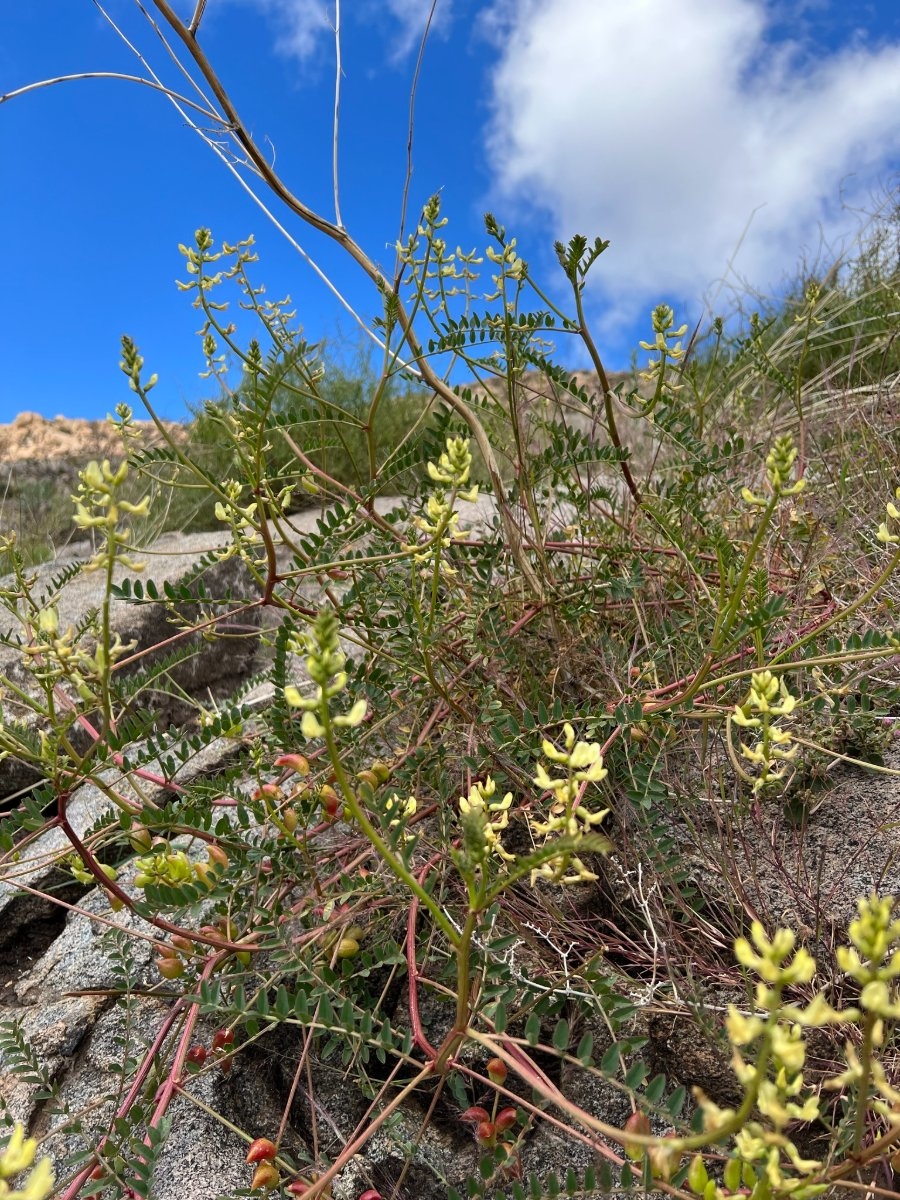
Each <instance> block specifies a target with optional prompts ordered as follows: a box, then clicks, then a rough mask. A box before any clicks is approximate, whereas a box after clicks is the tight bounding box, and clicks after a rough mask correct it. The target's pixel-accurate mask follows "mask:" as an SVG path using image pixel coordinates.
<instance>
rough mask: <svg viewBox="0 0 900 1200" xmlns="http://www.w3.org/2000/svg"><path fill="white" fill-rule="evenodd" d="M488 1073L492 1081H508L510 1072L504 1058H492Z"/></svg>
mask: <svg viewBox="0 0 900 1200" xmlns="http://www.w3.org/2000/svg"><path fill="white" fill-rule="evenodd" d="M487 1073H488V1078H489V1079H490V1081H491V1083H506V1076H507V1075H508V1074H509V1072H508V1070H507V1068H506V1063H505V1062H504V1061H503V1059H502V1058H492V1059H491V1061H490V1062H489V1063H488V1065H487Z"/></svg>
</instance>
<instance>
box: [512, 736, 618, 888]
mask: <svg viewBox="0 0 900 1200" xmlns="http://www.w3.org/2000/svg"><path fill="white" fill-rule="evenodd" d="M563 742H564V746H565V749H563V750H559V749H558V748H557V747H556V746H554V744H553V743H552V742H551V741H548V740H547V739H546V738H545V739H544V741H543V743H542V745H541V749H542V751H543V754H544V757H545V758H547V759H549V761H550V762H551V763H555V764H557V765H558V766H561V767H563V768H564V773H563V774H562V775H550V774H549V773H548V771H547V770H546V768H545V767H544V765H543V763H538V766H537V773H536V775H535V778H534V782H535V784H536V785H537V786H538V787H539V788H541V790H542V791H546V792H550V793H551V795H552V797H553V800H552V803H551V805H550V812H549V815H548V817H547V819H546V820H545V821H542V820H539V819H538V818H537V817H531V818H530V824H531V829H532V831H533V832H534V833H535V834H537V835H538V836H539V837H543V838H551V837H553V836H565V837H568V838H571V839H573V840H574V841H575V842H576V843H577V841H579V840H580V839H581V838H582V837H583V836H584V835H585V834H586V833H589V832H590V831H591V830H592V829H593V827H594V826H595V825H599V824H600V822H601V821H602V820H603V818H604V817H605V816H606V815H607V813H608V812H609V809H607V808H604V809H602V810H601V811H600V812H592V811H591V810H590V809H589V808H588V806H587V805H586V804H585V803H584V801H583V800H582V801H579V795H580V794H581V792H582V791H583V788H584V786H585V784H588V783H600V782H601V780H603V779H605V778H606V776H607V775H608V774H609V772H608V771H607V770H606V768H605V767H604V765H603V755H602V754H601V753H600V747H599V745H598V744H597V743H596V742H580V741H576V739H575V730H574V729H573V727H572V726H571V725H570V724H569V722H568V721H567V722H566V723H565V725H564V726H563ZM567 872H568V873H567ZM537 878H543V879H548V880H549V881H550V882H551V883H563V884H570V883H585V882H590V881H591V880H594V879H596V878H597V876H596V875H595V874H594V873H593V872H592V871H590V870H588V868H587V867H586V866H585V865H584V863H583V862H582V861H581V859H580V858H579V857H578V856H577V855H576V854H574V853H573V852H572V851H569V850H563V851H560V853H559V854H558V855H556V856H555V857H553V858H551V859H550V860H549V862H546V863H544V864H543V865H542V866H540V867H536V868H535V869H534V871H532V873H531V881H532V883H534V881H535V879H537Z"/></svg>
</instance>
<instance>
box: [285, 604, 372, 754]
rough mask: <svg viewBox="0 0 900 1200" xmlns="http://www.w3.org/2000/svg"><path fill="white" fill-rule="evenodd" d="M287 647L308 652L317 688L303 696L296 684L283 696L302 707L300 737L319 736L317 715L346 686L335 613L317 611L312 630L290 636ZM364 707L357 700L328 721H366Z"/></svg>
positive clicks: (344, 723)
mask: <svg viewBox="0 0 900 1200" xmlns="http://www.w3.org/2000/svg"><path fill="white" fill-rule="evenodd" d="M290 648H291V650H292V651H293V652H294V653H300V652H302V651H303V650H306V651H307V652H308V653H307V659H306V669H307V671H308V672H309V677H310V679H312V681H313V683H314V684H315V685H316V687H315V691H314V693H313V695H311V696H304V695H303V693H302V692H301V691H300V689H299V688H297V687H294V686H289V687H286V688H285V689H284V699H285V701H286V703H287V704H288V705H289V707H291V708H300V709H302V710H303V719H302V722H301V725H300V728H301V729H302V731H303V736H304V737H307V738H317V737H322V736H323V735H324V733H325V726H324V725H323V724H322V722H321V720H320V719H319V718H320V716H323V715H324V714H323V712H322V709H323V706H325V707H327V706H328V705H329V703H330V701H331V700H333V699H334V697H335V696H337V695H339V694H340V693H341V692H342V691H343V690H344V688H345V687H346V686H347V672H346V671H345V670H344V666H345V663H346V661H347V657H346V655H345V654H344V652H343V650H342V649H341V641H340V633H339V628H338V619H337V617H336V616H335V614H334V613H333V612H331V611H329V610H327V609H325V610H323V611H322V612H321V613H319V615H318V617H316V622H315V624H314V625H313V628H312V632H311V633H307V634H302V635H300V636H299V637H295V638H292V639H291V647H290ZM367 710H368V705H367V704H366V702H365V700H357V701H356V703H355V704H353V705H352V706H351V707H350V710H349V711H348V712H346V713H344V714H342V715H338V716H333V717H331V722H332V724H333V725H336V726H356V725H360V724H362V722H363V721H364V720H365V716H366V712H367Z"/></svg>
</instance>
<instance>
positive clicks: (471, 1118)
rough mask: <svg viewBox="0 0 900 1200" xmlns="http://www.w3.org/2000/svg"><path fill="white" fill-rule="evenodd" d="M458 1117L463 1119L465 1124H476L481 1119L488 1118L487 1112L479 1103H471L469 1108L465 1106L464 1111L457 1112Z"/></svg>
mask: <svg viewBox="0 0 900 1200" xmlns="http://www.w3.org/2000/svg"><path fill="white" fill-rule="evenodd" d="M459 1119H460V1120H461V1121H465V1123H466V1124H467V1125H478V1124H479V1123H480V1122H481V1121H487V1120H488V1112H487V1109H486V1108H482V1107H481V1105H480V1104H473V1105H472V1107H471V1108H467V1109H466V1110H465V1112H461V1113H460V1114H459Z"/></svg>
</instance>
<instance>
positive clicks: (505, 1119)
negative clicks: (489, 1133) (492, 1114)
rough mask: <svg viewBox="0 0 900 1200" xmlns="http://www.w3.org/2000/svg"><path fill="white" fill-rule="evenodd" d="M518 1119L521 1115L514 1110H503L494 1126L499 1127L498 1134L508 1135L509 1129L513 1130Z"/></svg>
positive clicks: (498, 1114)
mask: <svg viewBox="0 0 900 1200" xmlns="http://www.w3.org/2000/svg"><path fill="white" fill-rule="evenodd" d="M518 1119H519V1114H518V1113H517V1112H516V1110H515V1109H514V1108H512V1107H510V1108H501V1109H500V1111H499V1112H498V1113H497V1119H496V1120H495V1121H494V1124H495V1125H496V1126H497V1132H498V1133H506V1131H507V1129H512V1127H513V1125H515V1123H516V1121H518Z"/></svg>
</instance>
